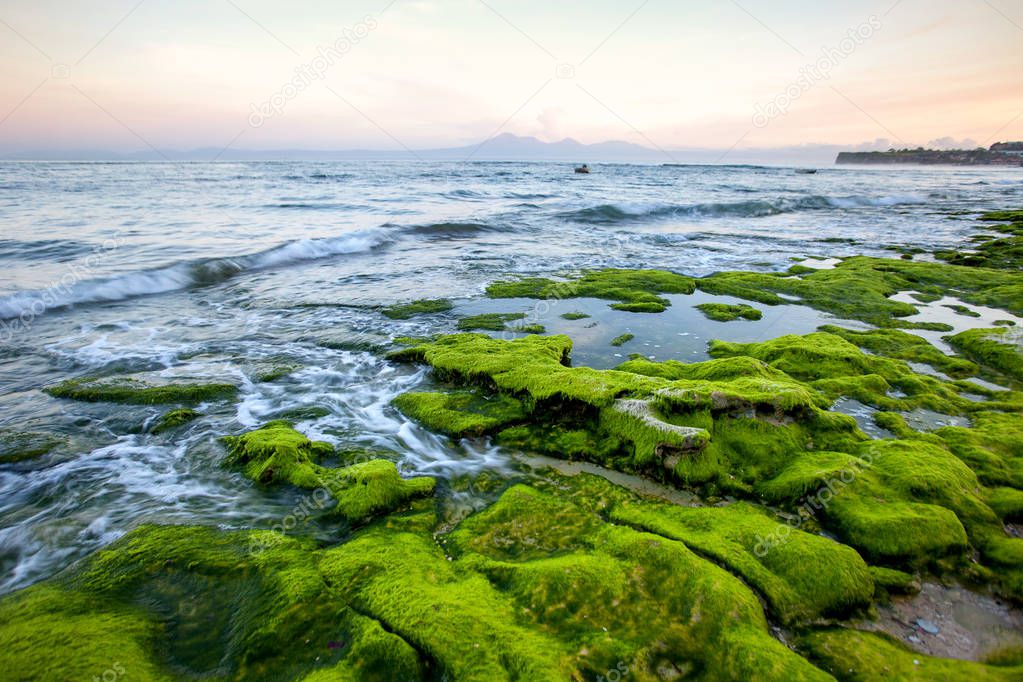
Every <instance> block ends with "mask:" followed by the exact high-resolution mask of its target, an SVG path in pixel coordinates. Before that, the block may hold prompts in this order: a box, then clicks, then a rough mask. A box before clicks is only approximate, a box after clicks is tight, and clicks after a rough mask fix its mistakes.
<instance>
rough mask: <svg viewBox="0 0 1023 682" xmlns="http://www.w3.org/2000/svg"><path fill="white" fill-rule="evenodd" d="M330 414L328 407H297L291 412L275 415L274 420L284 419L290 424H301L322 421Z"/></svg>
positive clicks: (285, 411) (284, 411) (286, 411)
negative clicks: (302, 422) (316, 420)
mask: <svg viewBox="0 0 1023 682" xmlns="http://www.w3.org/2000/svg"><path fill="white" fill-rule="evenodd" d="M330 414H331V412H330V410H329V409H327V408H326V407H321V406H319V405H307V406H305V407H296V408H293V409H290V410H283V411H281V412H277V413H275V414H274V417H273V419H274V420H280V419H283V420H285V421H289V422H301V421H311V420H315V419H322V418H323V417H326V416H328V415H330Z"/></svg>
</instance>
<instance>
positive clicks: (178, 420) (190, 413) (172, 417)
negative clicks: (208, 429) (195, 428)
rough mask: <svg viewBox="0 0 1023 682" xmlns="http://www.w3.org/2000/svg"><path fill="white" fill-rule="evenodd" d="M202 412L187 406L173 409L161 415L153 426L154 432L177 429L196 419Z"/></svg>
mask: <svg viewBox="0 0 1023 682" xmlns="http://www.w3.org/2000/svg"><path fill="white" fill-rule="evenodd" d="M201 416H202V414H201V413H199V412H196V411H195V410H193V409H191V408H187V407H183V408H180V409H177V410H171V411H170V412H167V413H165V414H164V415H163V416H162V417H160V419H159V421H157V422H156V425H155V426H154V427H153V433H162V432H164V431H170V430H171V429H176V428H178V427H179V426H183V425H185V424H187V423H189V422H191V421H195V420H196V419H198V418H199V417H201Z"/></svg>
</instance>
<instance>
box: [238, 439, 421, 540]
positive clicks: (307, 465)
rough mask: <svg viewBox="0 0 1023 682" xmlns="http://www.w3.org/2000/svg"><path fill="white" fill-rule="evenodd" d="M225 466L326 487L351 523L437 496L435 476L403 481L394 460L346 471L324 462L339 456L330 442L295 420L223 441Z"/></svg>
mask: <svg viewBox="0 0 1023 682" xmlns="http://www.w3.org/2000/svg"><path fill="white" fill-rule="evenodd" d="M221 440H222V441H223V442H224V444H225V446H226V447H227V449H228V457H227V460H226V463H227V464H228V465H229V466H236V467H240V468H241V470H242V473H244V474H245V476H246V477H248V478H250V479H252V480H254V481H257V482H259V483H262V484H272V483H288V484H291V485H294V486H296V487H299V488H307V489H314V490H315V489H322V490H326V491H327V492H329V493H330V494H331V495H332V496H333V497H334V498H335V500H336V501H337V505H336V507H335V509H334V512H335V513H337V514H340V515H341V516H343V517H344V518H345V519H347V520H348V521H350V522H352V523H361V522H365V521H366V520H368V519H369V518H371V517H373V516H376V515H378V514H386V513H389V512H391V511H393V510H395V509H398V508H400V507H402V506H404V505H406V504H407V503H408V502H410V501H412V500H415V499H417V498H419V497H423V496H428V495H432V494H433V488H434V480H433V479H432V478H413V479H403V478H402V477H401V476H400V475H399V474H398V470H397V468H396V467H395V465H394V463H393V462H388V461H386V460H372V461H369V462H360V463H357V464H352V465H350V466H346V467H341V468H328V467H324V466H321V465H320V464H319V462H320V461H321V460H322V459H324V458H325V457H329V456H331V455H333V454H334V448H333V446H331V445H330V444H329V443H322V442H316V441H311V440H309V439H308V438H307V437H306V436H304V435H303V434H301V433H299V432H298V431H296V430H295V429H294V428H293V427H292V425H291V423H290V422H286V421H274V422H269V423H267V424H265V425H264V426H262V427H261V428H259V429H256V430H254V431H249V432H248V433H245V434H243V435H240V436H225V437H224V438H222V439H221Z"/></svg>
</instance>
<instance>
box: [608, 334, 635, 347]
mask: <svg viewBox="0 0 1023 682" xmlns="http://www.w3.org/2000/svg"><path fill="white" fill-rule="evenodd" d="M634 338H636V336H635V335H634V334H622V335H620V336H616V337H614V338H613V339H611V345H612V346H615V347H619V346H624V345H625V344H627V343H628V342H629V341H632V340H633V339H634Z"/></svg>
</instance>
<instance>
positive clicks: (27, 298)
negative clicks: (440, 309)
mask: <svg viewBox="0 0 1023 682" xmlns="http://www.w3.org/2000/svg"><path fill="white" fill-rule="evenodd" d="M386 243H387V240H386V239H385V238H383V237H382V236H380V235H379V234H374V233H368V232H366V233H355V234H349V235H345V236H343V237H330V238H323V239H298V240H295V241H291V242H286V243H284V244H281V245H279V246H275V247H273V248H271V249H267V250H266V251H260V252H259V253H253V254H249V255H245V256H238V257H236V258H208V259H203V260H195V261H187V262H182V263H175V264H173V265H168V266H165V267H162V268H155V269H152V270H142V271H139V272H131V273H127V274H124V275H116V276H113V277H108V278H104V279H92V280H85V281H74V280H73V277H74V273H73V271H69V279H68V281H63V280H62V281H60V282H56V283H54V284H53V285H52V286H50V287H49V288H47V289H37V290H33V291H19V292H17V293H14V294H10V295H7V296H3V297H0V319H3V320H7V319H11V318H16V317H23V316H25V315H29V316H31V317H36V316H38V315H41V314H43V313H45V312H46V311H48V310H52V309H59V308H66V307H68V306H73V305H81V304H87V303H101V302H111V301H123V300H125V299H129V298H136V297H139V296H150V295H153V294H163V293H169V292H172V291H180V290H182V289H189V288H192V287H198V286H208V285H210V284H217V283H219V282H223V281H225V280H227V279H230V278H231V277H234V276H235V275H237V274H239V273H242V272H246V271H251V270H263V269H267V268H274V267H280V266H283V265H289V264H292V263H300V262H303V261H310V260H318V259H322V258H331V257H334V256H340V255H344V254H354V253H365V252H368V251H371V250H373V249H375V248H377V247H379V246H383V245H384V244H386Z"/></svg>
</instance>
